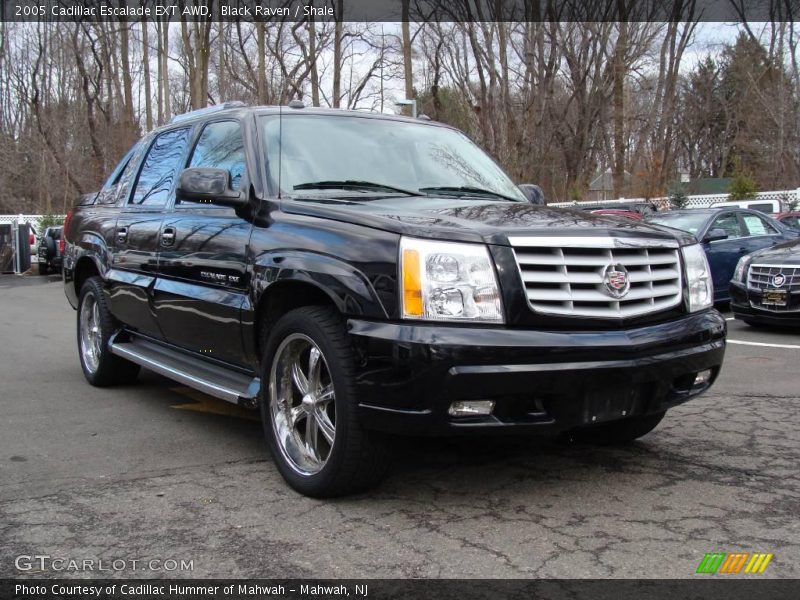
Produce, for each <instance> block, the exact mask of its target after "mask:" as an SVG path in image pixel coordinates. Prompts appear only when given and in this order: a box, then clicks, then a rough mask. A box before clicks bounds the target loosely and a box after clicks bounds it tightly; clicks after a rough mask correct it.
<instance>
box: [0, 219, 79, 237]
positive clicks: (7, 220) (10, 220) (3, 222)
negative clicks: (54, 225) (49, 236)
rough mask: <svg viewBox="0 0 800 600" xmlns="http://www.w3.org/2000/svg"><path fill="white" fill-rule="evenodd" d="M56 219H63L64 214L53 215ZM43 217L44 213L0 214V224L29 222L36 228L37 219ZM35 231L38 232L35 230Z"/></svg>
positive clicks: (37, 224)
mask: <svg viewBox="0 0 800 600" xmlns="http://www.w3.org/2000/svg"><path fill="white" fill-rule="evenodd" d="M53 216H55V217H56V218H57V219H61V220H62V221H63V220H64V215H53ZM42 217H44V215H0V225H3V224H10V223H15V222H16V223H30V224H31V225H33V227H34V228H38V226H39V219H41V218H42ZM37 233H39V232H38V231H37Z"/></svg>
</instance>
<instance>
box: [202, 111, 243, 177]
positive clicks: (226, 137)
mask: <svg viewBox="0 0 800 600" xmlns="http://www.w3.org/2000/svg"><path fill="white" fill-rule="evenodd" d="M245 162H246V159H245V154H244V140H243V139H242V128H241V127H240V126H239V123H238V122H237V121H222V122H219V123H209V124H208V125H206V127H205V129H203V133H202V135H201V136H200V140H199V141H198V142H197V145H196V146H195V147H194V152H193V153H192V161H191V163H190V164H189V166H190V167H213V168H215V169H225V170H226V171H228V172H229V173H230V174H231V189H234V190H238V189H239V186H240V185H241V180H242V174H243V173H244V169H245Z"/></svg>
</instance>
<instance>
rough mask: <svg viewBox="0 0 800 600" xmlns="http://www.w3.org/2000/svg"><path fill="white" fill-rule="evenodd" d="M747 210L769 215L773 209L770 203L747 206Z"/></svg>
mask: <svg viewBox="0 0 800 600" xmlns="http://www.w3.org/2000/svg"><path fill="white" fill-rule="evenodd" d="M747 208H749V209H750V210H757V211H758V212H763V213H771V212H772V211H773V210H774V209H775V207H774V206H772V204H771V203H770V202H767V203H763V204H748V205H747Z"/></svg>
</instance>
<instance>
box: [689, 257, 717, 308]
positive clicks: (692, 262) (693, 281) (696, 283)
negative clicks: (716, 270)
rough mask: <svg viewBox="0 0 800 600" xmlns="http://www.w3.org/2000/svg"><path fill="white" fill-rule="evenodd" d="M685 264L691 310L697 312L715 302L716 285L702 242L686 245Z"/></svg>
mask: <svg viewBox="0 0 800 600" xmlns="http://www.w3.org/2000/svg"><path fill="white" fill-rule="evenodd" d="M681 251H682V252H683V264H684V270H685V274H686V288H687V290H688V291H689V312H696V311H698V310H702V309H704V308H708V307H709V306H712V305H713V304H714V285H713V283H712V281H711V269H709V268H708V260H706V253H705V252H704V251H703V248H702V246H700V244H694V245H692V246H684V247H683V248H681Z"/></svg>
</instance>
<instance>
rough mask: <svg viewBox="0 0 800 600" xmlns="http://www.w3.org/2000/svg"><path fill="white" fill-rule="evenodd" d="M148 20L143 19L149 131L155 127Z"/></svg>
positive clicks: (145, 89) (145, 107) (145, 103)
mask: <svg viewBox="0 0 800 600" xmlns="http://www.w3.org/2000/svg"><path fill="white" fill-rule="evenodd" d="M148 28H149V25H148V24H147V21H145V20H142V64H143V65H144V110H145V115H146V119H147V131H151V130H152V129H153V103H152V100H151V96H152V94H151V93H150V48H149V36H148V35H147V30H148Z"/></svg>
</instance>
